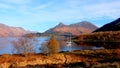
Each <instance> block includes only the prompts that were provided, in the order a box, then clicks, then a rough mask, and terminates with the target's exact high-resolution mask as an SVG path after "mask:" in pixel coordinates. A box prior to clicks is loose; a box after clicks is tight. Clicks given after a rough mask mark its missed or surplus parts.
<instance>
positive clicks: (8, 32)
mask: <svg viewBox="0 0 120 68" xmlns="http://www.w3.org/2000/svg"><path fill="white" fill-rule="evenodd" d="M26 33H28V31H26V30H24V29H23V28H21V27H11V26H7V25H5V24H1V23H0V37H8V36H22V35H24V34H26Z"/></svg>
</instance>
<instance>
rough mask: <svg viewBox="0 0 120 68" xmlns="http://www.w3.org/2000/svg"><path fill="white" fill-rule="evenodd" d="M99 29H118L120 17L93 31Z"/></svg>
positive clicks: (98, 30)
mask: <svg viewBox="0 0 120 68" xmlns="http://www.w3.org/2000/svg"><path fill="white" fill-rule="evenodd" d="M100 31H120V18H118V19H117V20H115V21H113V22H110V23H108V24H106V25H104V26H102V27H101V28H99V29H97V30H95V31H94V32H100Z"/></svg>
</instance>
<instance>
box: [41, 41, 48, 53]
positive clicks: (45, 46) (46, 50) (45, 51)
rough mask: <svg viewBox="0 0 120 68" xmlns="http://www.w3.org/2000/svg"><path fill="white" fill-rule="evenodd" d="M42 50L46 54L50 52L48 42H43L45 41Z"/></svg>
mask: <svg viewBox="0 0 120 68" xmlns="http://www.w3.org/2000/svg"><path fill="white" fill-rule="evenodd" d="M40 50H41V51H42V53H44V54H47V53H48V52H49V50H48V47H47V42H43V43H42V44H41V48H40Z"/></svg>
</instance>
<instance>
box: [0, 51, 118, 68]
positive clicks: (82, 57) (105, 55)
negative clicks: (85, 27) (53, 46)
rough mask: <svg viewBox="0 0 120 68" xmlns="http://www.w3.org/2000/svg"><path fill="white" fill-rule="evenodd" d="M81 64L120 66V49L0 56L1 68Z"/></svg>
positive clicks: (86, 65)
mask: <svg viewBox="0 0 120 68" xmlns="http://www.w3.org/2000/svg"><path fill="white" fill-rule="evenodd" d="M77 63H78V64H79V65H81V66H84V67H91V66H92V67H93V66H99V65H101V66H105V64H106V65H113V64H118V65H119V64H120V49H104V50H81V51H72V52H63V53H58V54H52V55H50V54H47V55H44V54H27V55H22V54H14V55H10V54H3V55H0V67H1V68H9V67H11V68H17V67H26V66H31V67H32V66H51V65H54V66H65V65H68V66H69V64H71V65H74V64H77Z"/></svg>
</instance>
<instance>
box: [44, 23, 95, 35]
mask: <svg viewBox="0 0 120 68" xmlns="http://www.w3.org/2000/svg"><path fill="white" fill-rule="evenodd" d="M96 29H97V27H96V26H95V25H93V24H91V23H90V22H87V21H82V22H79V23H75V24H70V25H65V24H63V23H59V24H58V25H57V26H55V27H53V28H51V29H49V30H47V31H45V33H46V34H53V33H54V34H67V33H69V32H70V33H72V34H73V35H79V34H84V33H91V32H92V31H94V30H96Z"/></svg>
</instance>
